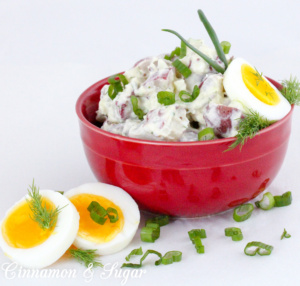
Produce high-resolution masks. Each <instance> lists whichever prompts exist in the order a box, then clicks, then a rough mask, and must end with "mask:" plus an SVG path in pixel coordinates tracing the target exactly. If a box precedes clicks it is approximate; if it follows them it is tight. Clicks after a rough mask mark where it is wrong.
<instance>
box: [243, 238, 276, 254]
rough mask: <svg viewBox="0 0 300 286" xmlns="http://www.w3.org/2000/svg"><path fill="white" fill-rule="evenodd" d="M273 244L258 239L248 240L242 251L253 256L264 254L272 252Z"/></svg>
mask: <svg viewBox="0 0 300 286" xmlns="http://www.w3.org/2000/svg"><path fill="white" fill-rule="evenodd" d="M272 250H273V246H271V245H268V244H265V243H262V242H259V241H252V242H249V243H248V244H247V245H246V247H245V249H244V253H245V254H246V255H248V256H254V255H256V254H258V255H261V256H264V255H270V254H271V253H272Z"/></svg>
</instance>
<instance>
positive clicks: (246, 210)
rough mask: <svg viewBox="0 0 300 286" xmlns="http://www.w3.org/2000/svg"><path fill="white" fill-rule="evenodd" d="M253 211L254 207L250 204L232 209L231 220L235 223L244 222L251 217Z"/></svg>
mask: <svg viewBox="0 0 300 286" xmlns="http://www.w3.org/2000/svg"><path fill="white" fill-rule="evenodd" d="M253 210H254V207H253V205H252V204H251V203H247V204H244V205H240V206H238V207H236V208H235V209H234V211H233V219H234V220H235V221H237V222H241V221H245V220H247V219H248V218H249V217H250V216H251V214H252V212H253Z"/></svg>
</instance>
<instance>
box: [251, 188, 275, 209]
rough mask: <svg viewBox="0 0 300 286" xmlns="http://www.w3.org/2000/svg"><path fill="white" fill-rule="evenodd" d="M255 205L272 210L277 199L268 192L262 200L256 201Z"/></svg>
mask: <svg viewBox="0 0 300 286" xmlns="http://www.w3.org/2000/svg"><path fill="white" fill-rule="evenodd" d="M255 205H256V206H257V207H258V208H260V209H262V210H265V211H266V210H270V209H271V208H273V207H274V206H275V199H274V197H273V195H272V194H271V193H270V192H267V193H265V194H264V196H263V198H262V199H261V200H260V201H257V202H255Z"/></svg>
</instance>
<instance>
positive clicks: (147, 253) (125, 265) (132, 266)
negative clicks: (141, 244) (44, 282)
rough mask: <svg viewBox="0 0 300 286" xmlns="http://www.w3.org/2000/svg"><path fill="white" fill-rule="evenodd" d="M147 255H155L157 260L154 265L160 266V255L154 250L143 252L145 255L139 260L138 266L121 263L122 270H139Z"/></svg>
mask: <svg viewBox="0 0 300 286" xmlns="http://www.w3.org/2000/svg"><path fill="white" fill-rule="evenodd" d="M149 254H155V255H157V256H158V257H159V260H157V261H155V265H156V266H157V265H160V264H161V260H162V255H161V253H159V252H157V251H155V250H151V249H149V250H147V251H146V252H145V254H144V255H143V257H142V258H141V259H140V264H133V263H123V265H122V268H123V267H130V268H141V267H142V263H143V261H144V260H145V259H146V257H147V256H148V255H149Z"/></svg>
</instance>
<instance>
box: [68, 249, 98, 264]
mask: <svg viewBox="0 0 300 286" xmlns="http://www.w3.org/2000/svg"><path fill="white" fill-rule="evenodd" d="M96 251H97V250H96V249H87V250H82V249H70V250H69V252H70V254H71V255H72V256H73V257H74V258H75V259H76V260H77V261H78V262H79V263H81V264H84V266H85V267H89V265H90V264H92V265H93V267H103V264H102V263H101V262H100V261H97V260H96V258H98V257H99V255H98V254H97V253H96Z"/></svg>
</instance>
